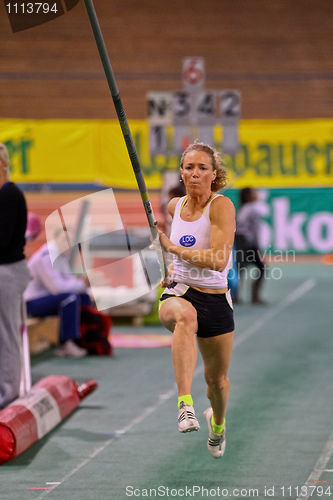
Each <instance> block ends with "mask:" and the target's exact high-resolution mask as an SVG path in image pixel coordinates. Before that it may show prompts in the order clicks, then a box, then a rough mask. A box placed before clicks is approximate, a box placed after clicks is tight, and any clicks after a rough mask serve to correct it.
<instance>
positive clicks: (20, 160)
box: [0, 119, 333, 189]
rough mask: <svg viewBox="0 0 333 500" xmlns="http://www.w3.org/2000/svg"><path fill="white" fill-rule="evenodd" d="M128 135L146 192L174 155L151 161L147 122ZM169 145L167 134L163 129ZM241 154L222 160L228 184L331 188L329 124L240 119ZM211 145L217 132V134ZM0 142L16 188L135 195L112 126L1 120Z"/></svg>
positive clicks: (172, 164)
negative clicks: (93, 187) (95, 186)
mask: <svg viewBox="0 0 333 500" xmlns="http://www.w3.org/2000/svg"><path fill="white" fill-rule="evenodd" d="M129 124H130V129H131V132H132V136H133V140H134V143H135V146H136V149H137V152H138V155H139V158H140V162H141V166H142V169H143V173H144V176H145V179H146V182H147V186H148V188H150V189H155V188H160V187H161V181H162V173H163V171H164V170H165V169H169V168H178V162H179V159H178V158H176V157H173V156H168V157H167V158H164V157H158V158H156V159H152V158H150V156H149V148H148V122H146V121H144V120H131V121H130V123H129ZM167 132H168V135H169V143H171V139H172V129H171V128H169V129H168V131H167ZM239 132H240V134H239V135H240V143H241V146H240V151H239V153H238V154H237V156H236V157H235V158H228V157H227V158H226V160H227V165H228V167H229V174H230V175H229V177H230V179H231V185H232V186H233V187H235V188H237V187H244V186H246V185H251V186H256V187H293V186H309V187H313V186H332V185H333V119H332V120H328V119H327V120H302V121H298V120H285V121H284V120H276V121H271V120H243V121H241V123H240V131H239ZM214 134H215V141H216V146H217V147H219V146H220V145H221V139H222V130H221V127H219V126H216V127H215V130H214ZM0 141H1V142H4V143H5V144H6V145H7V147H8V149H9V153H10V157H11V169H12V179H13V180H14V181H15V182H19V183H46V184H47V183H74V184H75V183H76V184H78V183H99V184H103V185H107V186H113V187H118V188H129V189H135V188H136V181H135V176H134V174H133V172H132V167H131V164H130V161H129V159H128V155H127V151H126V147H125V143H124V140H123V137H122V134H121V130H120V127H119V124H118V122H117V121H116V120H109V121H108V120H12V119H0Z"/></svg>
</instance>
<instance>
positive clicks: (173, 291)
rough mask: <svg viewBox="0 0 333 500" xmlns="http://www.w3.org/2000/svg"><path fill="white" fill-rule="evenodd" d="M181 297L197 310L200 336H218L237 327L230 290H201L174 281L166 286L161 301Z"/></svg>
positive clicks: (198, 334) (198, 333)
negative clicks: (217, 291)
mask: <svg viewBox="0 0 333 500" xmlns="http://www.w3.org/2000/svg"><path fill="white" fill-rule="evenodd" d="M170 297H181V298H182V299H185V300H187V301H188V302H190V303H191V304H192V305H193V307H194V308H195V310H196V311H197V320H198V331H197V336H198V337H216V336H217V335H223V334H224V333H229V332H233V331H234V329H235V324H234V314H233V309H232V301H231V296H230V291H228V292H227V293H206V292H199V290H196V289H195V288H191V287H189V286H188V285H184V284H182V283H176V282H172V283H171V284H170V285H169V286H168V287H166V288H165V289H164V291H163V293H162V295H161V297H160V301H161V302H162V301H164V300H166V299H169V298H170Z"/></svg>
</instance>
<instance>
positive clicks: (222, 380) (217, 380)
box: [205, 374, 230, 391]
mask: <svg viewBox="0 0 333 500" xmlns="http://www.w3.org/2000/svg"><path fill="white" fill-rule="evenodd" d="M205 378H206V383H207V385H208V387H209V388H210V389H211V390H215V391H216V390H224V389H227V388H228V387H229V385H230V380H229V378H228V376H227V375H209V374H206V376H205Z"/></svg>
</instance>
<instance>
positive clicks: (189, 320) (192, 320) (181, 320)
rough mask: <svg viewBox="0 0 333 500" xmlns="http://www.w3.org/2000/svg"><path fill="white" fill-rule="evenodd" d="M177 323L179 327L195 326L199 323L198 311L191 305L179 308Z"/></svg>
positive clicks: (176, 317)
mask: <svg viewBox="0 0 333 500" xmlns="http://www.w3.org/2000/svg"><path fill="white" fill-rule="evenodd" d="M175 320H176V323H177V324H179V325H182V324H183V325H193V324H196V322H197V311H196V310H195V309H194V307H193V306H192V305H191V304H186V306H182V307H179V308H178V309H177V311H176V313H175Z"/></svg>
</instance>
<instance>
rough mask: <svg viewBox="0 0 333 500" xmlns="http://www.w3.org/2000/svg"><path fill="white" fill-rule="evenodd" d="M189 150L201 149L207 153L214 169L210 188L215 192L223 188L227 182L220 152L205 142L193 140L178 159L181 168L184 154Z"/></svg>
mask: <svg viewBox="0 0 333 500" xmlns="http://www.w3.org/2000/svg"><path fill="white" fill-rule="evenodd" d="M191 151H203V152H204V153H207V154H208V156H209V157H210V159H211V161H212V166H213V170H215V171H216V177H215V179H214V180H213V182H212V184H211V190H212V191H214V192H216V191H219V190H220V189H222V188H224V187H225V186H226V184H227V182H228V177H227V175H228V172H227V169H226V167H225V164H224V161H223V158H222V156H221V154H220V153H219V152H218V151H217V150H216V149H215V148H213V147H211V146H209V144H205V143H204V142H199V141H194V142H193V144H190V145H189V146H187V148H186V149H185V150H184V152H183V154H182V156H181V159H180V168H181V169H182V168H183V165H184V159H185V156H186V155H187V154H188V153H190V152H191Z"/></svg>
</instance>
